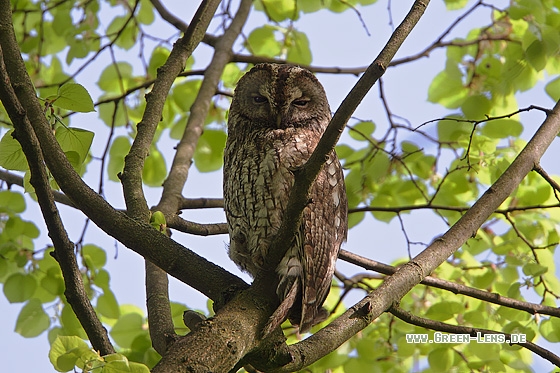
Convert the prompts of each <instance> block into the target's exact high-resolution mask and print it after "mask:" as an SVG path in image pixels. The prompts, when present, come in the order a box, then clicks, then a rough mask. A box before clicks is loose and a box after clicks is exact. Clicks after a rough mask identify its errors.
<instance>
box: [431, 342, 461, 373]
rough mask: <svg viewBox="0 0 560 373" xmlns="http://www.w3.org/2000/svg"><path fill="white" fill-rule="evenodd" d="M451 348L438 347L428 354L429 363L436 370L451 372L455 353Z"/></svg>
mask: <svg viewBox="0 0 560 373" xmlns="http://www.w3.org/2000/svg"><path fill="white" fill-rule="evenodd" d="M454 354H455V352H454V351H453V350H452V349H451V348H445V347H443V348H436V349H435V350H432V351H430V353H429V354H428V363H430V367H431V368H432V369H433V371H434V372H449V371H450V368H451V367H452V366H453V355H454Z"/></svg>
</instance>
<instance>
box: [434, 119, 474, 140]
mask: <svg viewBox="0 0 560 373" xmlns="http://www.w3.org/2000/svg"><path fill="white" fill-rule="evenodd" d="M457 119H458V120H452V119H451V118H450V119H444V120H440V121H439V122H438V125H437V131H438V139H439V141H441V142H443V143H456V142H457V141H459V140H460V139H463V138H468V137H469V136H470V134H471V132H472V128H473V124H472V123H468V122H463V121H461V120H460V118H457Z"/></svg>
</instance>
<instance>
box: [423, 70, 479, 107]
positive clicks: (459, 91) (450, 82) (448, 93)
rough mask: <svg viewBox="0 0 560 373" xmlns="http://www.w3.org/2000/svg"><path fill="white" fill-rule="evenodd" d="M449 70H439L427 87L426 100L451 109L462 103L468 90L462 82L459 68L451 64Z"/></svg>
mask: <svg viewBox="0 0 560 373" xmlns="http://www.w3.org/2000/svg"><path fill="white" fill-rule="evenodd" d="M450 70H451V72H450V71H448V70H444V71H442V72H440V73H439V74H438V75H436V77H435V78H434V80H432V83H431V84H430V87H429V88H428V101H430V102H433V103H439V104H440V105H443V106H445V107H446V108H449V109H453V108H456V107H458V106H459V105H461V104H462V103H463V101H464V100H465V98H466V97H467V95H468V93H469V91H468V89H467V88H465V86H464V84H463V81H462V75H461V72H460V70H459V68H458V67H457V66H453V67H452V68H450Z"/></svg>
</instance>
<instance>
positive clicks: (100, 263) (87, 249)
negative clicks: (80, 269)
mask: <svg viewBox="0 0 560 373" xmlns="http://www.w3.org/2000/svg"><path fill="white" fill-rule="evenodd" d="M82 257H83V259H84V261H85V263H86V265H87V266H88V267H89V268H90V269H100V268H103V267H104V266H105V264H106V263H107V253H106V252H105V250H103V249H102V248H100V247H99V246H96V245H92V244H87V245H84V246H83V247H82Z"/></svg>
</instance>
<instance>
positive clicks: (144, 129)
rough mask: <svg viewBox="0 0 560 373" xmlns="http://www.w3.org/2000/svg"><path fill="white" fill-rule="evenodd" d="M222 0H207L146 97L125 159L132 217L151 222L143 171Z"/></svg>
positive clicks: (125, 182) (125, 185)
mask: <svg viewBox="0 0 560 373" xmlns="http://www.w3.org/2000/svg"><path fill="white" fill-rule="evenodd" d="M219 3H220V1H219V0H203V1H202V3H201V4H200V6H199V8H198V10H197V12H196V14H195V15H194V17H193V21H192V22H191V24H190V26H189V28H188V29H187V31H186V32H185V35H184V36H183V37H182V38H181V39H179V40H178V41H177V43H175V45H174V47H173V49H172V50H171V53H170V55H169V58H168V59H167V61H166V62H165V64H164V65H163V66H162V67H160V68H159V69H158V76H157V79H156V81H155V82H154V87H153V89H152V91H151V92H150V93H148V94H147V95H146V110H145V111H144V115H143V116H142V120H141V121H140V123H138V126H137V127H138V134H137V135H136V137H135V139H134V142H133V143H132V146H131V148H130V152H129V153H128V154H127V155H126V157H125V164H124V170H123V173H122V176H121V180H122V183H123V191H124V196H125V201H126V205H127V210H128V213H129V214H132V215H131V216H133V217H135V218H137V219H139V218H144V219H145V220H147V219H148V216H149V210H148V207H147V204H146V199H145V197H144V192H143V190H142V170H143V169H144V160H145V159H146V157H147V156H148V153H149V150H150V146H151V144H152V141H153V138H154V134H155V131H156V128H157V126H158V123H159V122H160V120H161V113H162V112H163V105H164V104H165V99H166V98H167V95H168V94H169V89H170V88H171V85H172V84H173V82H174V81H175V78H176V77H177V75H179V73H180V72H181V71H182V70H183V69H184V66H185V61H186V60H187V58H189V56H190V55H191V54H192V52H193V51H194V50H195V48H196V46H197V45H198V44H199V43H200V41H201V40H202V37H203V36H204V33H205V32H206V29H207V28H208V25H209V24H210V21H211V20H212V17H213V15H214V12H215V11H216V9H217V7H218V4H219Z"/></svg>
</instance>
